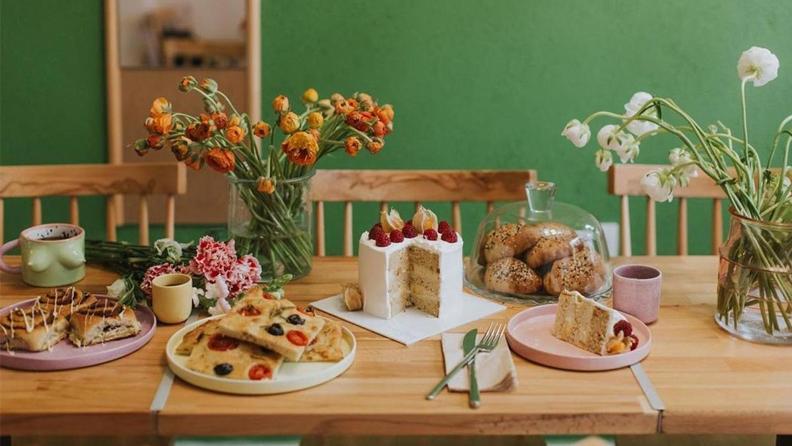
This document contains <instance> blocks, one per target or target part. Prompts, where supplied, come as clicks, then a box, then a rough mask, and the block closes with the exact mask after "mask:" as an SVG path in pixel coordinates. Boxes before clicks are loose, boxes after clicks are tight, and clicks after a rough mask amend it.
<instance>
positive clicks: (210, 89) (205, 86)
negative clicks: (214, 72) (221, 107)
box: [200, 78, 217, 95]
mask: <svg viewBox="0 0 792 446" xmlns="http://www.w3.org/2000/svg"><path fill="white" fill-rule="evenodd" d="M200 85H201V90H203V91H205V92H207V93H209V94H210V95H211V94H214V93H215V92H216V91H217V82H216V81H215V80H214V79H209V78H206V79H202V80H201V84H200Z"/></svg>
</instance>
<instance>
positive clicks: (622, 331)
mask: <svg viewBox="0 0 792 446" xmlns="http://www.w3.org/2000/svg"><path fill="white" fill-rule="evenodd" d="M632 331H633V329H632V324H630V322H629V321H628V320H627V319H626V318H625V317H624V316H622V314H621V313H619V312H618V311H616V310H614V309H612V308H608V307H606V306H605V305H602V304H600V303H598V302H595V301H594V300H592V299H588V298H586V297H584V296H583V295H582V294H580V293H578V292H577V291H568V290H564V291H563V292H562V293H561V294H560V295H559V296H558V308H557V310H556V318H555V323H554V325H553V331H552V334H553V336H555V337H557V338H558V339H560V340H562V341H565V342H568V343H570V344H572V345H575V346H577V347H580V348H582V349H583V350H587V351H590V352H591V353H596V354H598V355H603V356H604V355H615V354H619V353H624V352H628V351H630V350H635V349H636V348H637V347H638V338H637V337H636V336H635V335H634V334H632Z"/></svg>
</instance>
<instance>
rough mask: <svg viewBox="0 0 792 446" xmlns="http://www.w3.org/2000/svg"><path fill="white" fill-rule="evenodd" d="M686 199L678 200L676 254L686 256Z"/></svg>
mask: <svg viewBox="0 0 792 446" xmlns="http://www.w3.org/2000/svg"><path fill="white" fill-rule="evenodd" d="M687 209H688V207H687V198H685V197H682V198H680V199H679V213H678V214H677V254H678V255H681V256H686V255H687V254H688V232H687V230H688V212H687Z"/></svg>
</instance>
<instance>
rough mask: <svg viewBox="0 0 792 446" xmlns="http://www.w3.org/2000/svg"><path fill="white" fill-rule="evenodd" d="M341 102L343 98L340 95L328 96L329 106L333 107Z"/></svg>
mask: <svg viewBox="0 0 792 446" xmlns="http://www.w3.org/2000/svg"><path fill="white" fill-rule="evenodd" d="M343 100H344V96H343V95H342V94H341V93H333V94H332V95H331V96H330V105H333V106H335V105H336V104H338V103H339V102H341V101H343Z"/></svg>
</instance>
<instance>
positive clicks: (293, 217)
mask: <svg viewBox="0 0 792 446" xmlns="http://www.w3.org/2000/svg"><path fill="white" fill-rule="evenodd" d="M312 176H313V172H312V173H310V174H308V175H306V176H303V177H299V178H291V179H285V180H278V181H277V182H276V184H275V191H274V192H273V193H271V194H268V193H265V192H259V191H258V188H257V181H256V180H246V179H237V178H231V179H230V185H231V187H230V194H231V196H230V197H229V201H228V233H229V236H230V237H231V238H233V239H234V241H235V243H236V249H237V252H238V253H239V255H244V254H251V255H253V256H255V257H256V258H257V259H258V260H259V262H260V263H261V269H262V273H261V278H262V280H264V281H269V280H271V279H272V278H274V277H279V276H282V275H284V274H291V275H292V276H293V277H294V279H298V278H300V277H304V276H306V275H307V274H308V273H310V272H311V263H312V260H313V245H312V238H311V207H312V206H311V199H310V193H309V192H310V184H311V177H312Z"/></svg>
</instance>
